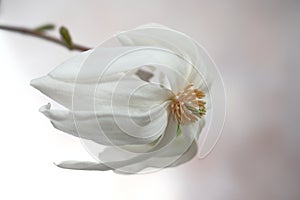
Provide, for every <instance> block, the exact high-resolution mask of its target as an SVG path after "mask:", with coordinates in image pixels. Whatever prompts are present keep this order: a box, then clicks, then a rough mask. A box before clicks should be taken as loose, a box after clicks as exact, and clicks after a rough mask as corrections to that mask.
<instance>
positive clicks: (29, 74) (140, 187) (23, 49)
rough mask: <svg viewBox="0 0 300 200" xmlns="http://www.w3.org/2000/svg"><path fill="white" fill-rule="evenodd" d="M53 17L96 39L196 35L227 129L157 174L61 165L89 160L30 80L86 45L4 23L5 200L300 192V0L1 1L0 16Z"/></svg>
mask: <svg viewBox="0 0 300 200" xmlns="http://www.w3.org/2000/svg"><path fill="white" fill-rule="evenodd" d="M46 22H53V23H55V24H56V25H65V26H67V27H68V28H69V30H70V31H71V33H72V36H73V39H74V40H75V41H76V42H77V43H80V44H84V45H87V46H90V47H94V46H97V45H98V44H100V43H101V42H102V41H103V40H105V39H107V38H109V37H110V36H111V35H112V34H114V33H116V32H118V31H121V30H126V29H131V28H134V27H136V26H138V25H141V24H145V23H149V22H157V23H161V24H164V25H166V26H169V27H171V28H174V29H177V30H179V31H182V32H185V33H186V34H188V35H190V36H192V37H193V38H194V39H196V40H197V41H198V42H199V43H201V44H203V45H204V46H205V47H206V49H207V51H208V52H209V53H210V54H211V56H212V58H213V59H214V61H215V62H216V64H217V65H218V67H219V69H220V72H221V74H222V76H223V79H224V82H225V88H226V92H227V100H228V103H227V111H228V113H227V118H226V123H225V127H224V130H223V135H222V137H221V140H220V142H219V143H218V145H217V146H216V148H215V149H214V151H213V153H212V154H211V155H210V156H209V157H208V158H206V159H204V160H198V159H197V158H195V159H194V160H193V161H191V162H189V163H187V164H185V165H182V166H180V167H178V168H174V169H167V170H163V171H160V172H158V173H155V174H149V175H134V176H120V175H115V174H113V173H112V172H80V171H67V170H62V169H58V168H56V167H55V166H54V165H52V161H60V160H65V159H70V158H73V159H78V158H82V159H85V158H88V157H89V156H88V154H87V153H86V152H85V151H84V148H82V147H81V145H80V142H79V141H78V140H76V139H74V138H71V137H69V136H66V135H64V134H61V132H59V131H57V130H55V129H54V128H52V127H51V124H50V123H49V121H48V120H47V119H46V118H44V117H43V116H42V115H41V114H40V113H38V111H37V109H38V108H39V106H40V105H42V104H46V103H47V102H48V101H49V99H47V98H46V97H44V96H42V95H41V94H39V93H38V92H36V91H35V90H34V89H33V88H30V87H29V81H30V80H31V79H33V78H36V77H38V76H41V75H44V74H46V73H48V72H49V71H50V70H51V69H53V68H54V67H55V66H56V65H58V64H59V63H61V62H62V61H64V60H65V59H66V58H68V57H70V56H72V55H75V54H77V53H78V52H70V51H68V50H66V49H64V48H62V47H60V46H57V45H55V44H51V43H49V42H46V41H43V40H39V39H36V38H31V37H27V36H22V35H20V34H14V33H8V32H4V31H1V30H0V67H1V72H2V73H0V83H1V84H0V87H1V88H0V89H1V105H0V110H1V115H0V117H1V122H2V125H1V133H0V134H1V140H0V158H1V161H0V162H1V165H0V169H1V170H0V177H1V180H0V184H1V188H2V189H1V190H2V191H1V193H0V197H1V199H27V198H30V199H51V200H53V199H63V198H64V199H172V200H181V199H191V200H197V199H209V200H219V199H222V200H235V199H243V200H248V199H249V200H250V199H251V200H252V199H256V200H282V199H287V200H297V199H300V145H299V142H300V132H299V113H300V112H299V111H300V109H299V108H300V106H299V105H298V102H299V100H300V94H299V85H300V81H299V77H298V76H299V75H300V73H299V72H300V70H299V67H300V66H299V64H300V62H299V58H300V55H299V52H300V37H299V36H300V1H297V0H294V1H293V0H290V1H289V0H285V1H283V0H282V1H280V0H248V1H244V0H228V1H217V0H211V1H202V0H185V1H180V0H178V1H174V0H151V1H144V0H111V1H104V0H85V1H83V0H81V1H80V0H78V1H77V0H64V1H59V0H52V1H39V0H2V1H1V5H0V24H11V25H18V26H25V27H35V26H38V25H40V24H44V23H46ZM54 35H57V34H56V33H54Z"/></svg>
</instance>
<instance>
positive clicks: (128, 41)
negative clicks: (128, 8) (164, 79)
mask: <svg viewBox="0 0 300 200" xmlns="http://www.w3.org/2000/svg"><path fill="white" fill-rule="evenodd" d="M116 37H117V38H118V39H119V41H120V42H121V43H122V44H123V45H124V46H138V45H140V46H155V47H161V48H166V49H169V50H171V51H173V52H174V53H176V54H178V55H179V56H181V57H183V58H184V59H186V61H187V62H189V63H190V65H185V68H183V69H176V70H179V71H180V74H181V77H185V78H183V79H182V78H181V82H178V84H179V85H177V87H176V88H172V90H175V91H179V90H181V89H182V87H184V86H185V85H187V83H184V82H183V81H182V80H187V82H188V83H194V85H195V86H196V87H200V86H201V85H203V84H204V85H206V84H208V85H209V77H207V76H208V75H207V67H209V65H213V63H212V61H211V59H210V58H209V56H208V55H207V53H206V52H205V51H204V49H203V48H202V47H200V46H199V45H198V44H197V43H196V42H195V41H194V40H193V39H192V38H190V37H189V36H187V35H185V34H183V33H180V32H178V31H175V30H172V29H170V28H168V27H165V26H162V25H159V24H149V25H143V26H140V27H138V28H136V29H133V30H130V31H124V32H121V33H119V34H117V35H116ZM168 77H169V76H168ZM179 80H180V79H179ZM180 83H181V85H180ZM180 86H181V87H180Z"/></svg>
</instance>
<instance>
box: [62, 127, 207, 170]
mask: <svg viewBox="0 0 300 200" xmlns="http://www.w3.org/2000/svg"><path fill="white" fill-rule="evenodd" d="M171 125H172V126H171V127H172V128H170V127H169V129H168V130H167V131H166V134H168V135H173V136H174V132H173V131H175V127H176V123H173V122H172V123H171ZM195 127H198V128H196V129H195ZM202 127H203V124H202V123H200V124H198V126H184V127H183V128H182V134H181V135H180V136H178V137H176V138H174V137H171V140H170V138H169V139H168V140H166V141H168V142H163V143H161V144H162V145H159V146H160V147H154V148H153V147H152V146H151V145H149V144H144V145H134V146H132V145H127V146H126V147H123V149H120V148H117V147H107V148H106V149H105V150H104V151H103V152H102V153H101V154H100V155H99V158H100V161H101V163H90V162H76V161H69V162H63V163H61V164H60V165H59V166H60V167H63V168H69V169H81V170H101V171H103V170H114V172H116V173H121V174H132V173H137V172H139V171H141V170H143V169H145V168H149V167H152V168H166V167H175V166H178V165H180V164H182V163H185V162H187V161H189V160H191V159H192V158H193V157H194V156H195V155H196V153H197V149H198V148H197V143H196V141H195V139H196V138H195V137H198V133H199V132H200V131H201V129H202ZM197 131H199V132H197ZM172 132H173V133H172ZM153 149H155V150H153ZM124 150H127V151H124ZM143 152H145V154H143ZM147 152H150V154H149V153H148V154H147Z"/></svg>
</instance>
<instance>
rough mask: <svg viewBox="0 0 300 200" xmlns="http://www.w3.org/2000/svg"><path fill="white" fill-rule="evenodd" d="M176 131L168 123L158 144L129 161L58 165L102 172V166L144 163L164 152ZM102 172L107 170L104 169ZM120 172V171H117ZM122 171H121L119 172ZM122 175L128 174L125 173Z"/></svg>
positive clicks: (118, 167) (64, 163)
mask: <svg viewBox="0 0 300 200" xmlns="http://www.w3.org/2000/svg"><path fill="white" fill-rule="evenodd" d="M176 129H177V125H176V124H175V123H173V122H171V121H169V123H168V126H167V129H166V131H165V134H164V135H162V137H161V138H160V140H159V141H158V143H157V144H156V145H155V146H154V147H153V148H151V149H150V150H148V151H147V152H145V153H142V154H139V155H137V156H135V157H131V158H129V159H125V160H116V161H111V162H106V163H99V164H97V165H94V164H91V163H90V162H74V161H67V162H63V163H61V164H59V166H60V167H62V168H69V169H82V170H90V169H91V166H92V168H93V169H95V168H97V167H98V170H103V166H108V167H109V168H111V169H120V168H122V167H125V166H128V165H132V164H135V163H140V162H142V161H145V160H147V159H149V158H151V157H153V156H155V155H156V154H159V153H160V152H161V151H164V150H165V148H166V147H167V146H168V145H169V144H170V143H172V141H173V140H174V139H175V137H176ZM104 170H107V168H105V169H104ZM118 171H120V170H118ZM121 171H122V170H121ZM124 173H130V171H129V172H127V171H125V172H124Z"/></svg>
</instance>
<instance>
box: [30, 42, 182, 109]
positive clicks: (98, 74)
mask: <svg viewBox="0 0 300 200" xmlns="http://www.w3.org/2000/svg"><path fill="white" fill-rule="evenodd" d="M105 54H106V56H104V55H105ZM115 57H117V58H118V59H116V60H115V61H114V62H111V60H112V59H114V58H115ZM77 59H78V58H77ZM80 59H83V58H82V57H81V58H80ZM72 62H73V61H72V59H71V60H70V61H69V64H68V62H66V63H65V64H63V65H62V69H60V68H59V67H58V68H56V69H55V70H54V71H53V72H51V73H50V74H49V75H47V76H44V77H41V78H38V79H34V80H32V81H31V85H32V86H33V87H35V88H36V89H38V90H40V91H41V92H42V93H44V94H45V95H47V96H49V97H50V98H52V99H53V100H55V101H57V102H58V103H60V104H62V105H63V106H65V107H66V108H68V109H76V110H91V109H93V107H91V106H94V105H95V104H97V102H96V103H95V102H94V101H95V99H101V100H105V99H106V98H107V97H106V94H107V93H110V95H111V92H109V90H112V89H113V88H115V87H116V86H119V87H121V86H122V85H123V80H126V81H127V80H128V79H130V80H132V81H135V82H138V81H140V82H139V83H138V84H143V81H142V80H134V79H133V78H132V76H133V73H134V70H135V69H137V67H139V66H141V65H152V66H155V65H159V67H160V68H161V69H163V70H164V71H165V72H166V73H177V72H176V71H172V70H170V69H171V68H172V66H177V65H178V66H179V65H181V64H182V63H181V60H180V59H178V57H177V56H175V55H174V54H170V52H168V51H165V50H163V49H159V50H158V49H157V48H141V47H139V48H134V47H130V48H124V47H123V48H96V49H95V50H93V51H92V52H90V54H89V56H88V58H85V61H84V64H83V65H82V66H81V67H80V70H78V69H76V70H75V71H77V75H76V73H75V72H74V73H68V71H71V70H70V69H69V68H71V67H72V64H70V63H72ZM75 68H76V67H75ZM77 68H78V67H77ZM64 71H67V73H66V77H64V75H63V74H64V73H63V72H64ZM75 75H76V77H74V76H75ZM130 77H131V78H130ZM132 81H131V82H132ZM127 82H128V81H127ZM161 90H163V89H161ZM123 93H125V92H123ZM169 93H170V92H169ZM150 94H152V93H150ZM159 95H161V92H158V93H157V94H156V95H154V96H156V97H157V96H159ZM146 96H147V94H146ZM148 96H149V95H148ZM163 96H164V95H163ZM163 98H164V97H163ZM74 101H75V102H74ZM74 105H75V108H74V107H73V106H74Z"/></svg>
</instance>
